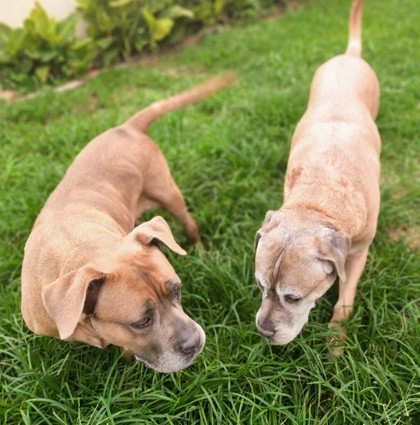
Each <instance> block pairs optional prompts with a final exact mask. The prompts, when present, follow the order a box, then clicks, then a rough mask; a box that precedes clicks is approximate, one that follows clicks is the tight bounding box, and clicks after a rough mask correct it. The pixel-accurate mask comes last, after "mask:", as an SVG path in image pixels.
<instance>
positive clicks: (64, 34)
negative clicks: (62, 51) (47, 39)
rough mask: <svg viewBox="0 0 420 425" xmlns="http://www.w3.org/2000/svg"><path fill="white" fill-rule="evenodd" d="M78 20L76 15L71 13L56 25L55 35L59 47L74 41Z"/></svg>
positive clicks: (78, 17)
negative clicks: (56, 35)
mask: <svg viewBox="0 0 420 425" xmlns="http://www.w3.org/2000/svg"><path fill="white" fill-rule="evenodd" d="M79 19H80V16H79V14H78V13H72V14H71V15H70V16H68V17H67V18H66V19H64V20H63V21H61V22H59V23H58V24H57V34H58V38H59V43H60V44H61V45H66V44H68V43H70V42H71V41H72V40H73V39H74V37H75V34H76V25H77V23H78V21H79Z"/></svg>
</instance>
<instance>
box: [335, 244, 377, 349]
mask: <svg viewBox="0 0 420 425" xmlns="http://www.w3.org/2000/svg"><path fill="white" fill-rule="evenodd" d="M368 249H369V247H367V248H365V249H363V250H361V251H359V252H357V253H355V254H352V255H351V257H348V258H347V261H346V265H345V268H346V276H347V278H346V280H345V281H342V280H341V279H340V281H339V293H338V300H337V303H336V305H335V306H334V313H333V316H332V318H331V321H330V324H329V327H330V328H333V329H335V330H336V334H335V335H333V336H331V337H330V338H329V343H330V344H331V345H332V353H333V354H334V355H336V356H337V355H341V354H342V352H343V347H342V346H343V343H344V340H345V337H346V328H345V327H344V323H345V322H346V321H347V319H348V318H349V316H350V314H351V313H352V311H353V303H354V298H355V296H356V289H357V285H358V283H359V280H360V276H361V275H362V273H363V270H364V268H365V264H366V259H367V255H368Z"/></svg>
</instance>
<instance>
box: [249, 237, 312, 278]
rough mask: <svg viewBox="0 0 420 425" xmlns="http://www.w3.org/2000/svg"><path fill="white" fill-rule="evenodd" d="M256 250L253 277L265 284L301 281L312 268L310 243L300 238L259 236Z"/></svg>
mask: <svg viewBox="0 0 420 425" xmlns="http://www.w3.org/2000/svg"><path fill="white" fill-rule="evenodd" d="M261 239H262V240H261V242H262V243H261V244H260V245H259V246H258V248H257V252H256V257H255V258H256V267H255V271H256V272H255V277H256V278H257V279H259V280H260V281H261V282H263V283H265V284H267V285H270V286H272V285H274V284H276V283H279V282H285V281H291V282H295V281H302V280H304V279H305V278H306V277H307V275H308V273H310V270H311V268H312V266H311V265H312V260H311V259H312V254H311V253H312V251H313V249H312V248H310V246H311V244H310V243H308V244H305V243H302V240H298V241H297V243H296V242H295V241H292V240H289V241H283V242H281V243H279V242H278V241H276V240H275V239H273V238H266V240H264V238H261Z"/></svg>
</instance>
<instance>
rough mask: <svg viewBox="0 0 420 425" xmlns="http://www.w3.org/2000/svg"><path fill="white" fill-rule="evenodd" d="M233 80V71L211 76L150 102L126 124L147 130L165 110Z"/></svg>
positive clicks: (173, 108) (231, 82) (215, 90)
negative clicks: (208, 78)
mask: <svg viewBox="0 0 420 425" xmlns="http://www.w3.org/2000/svg"><path fill="white" fill-rule="evenodd" d="M235 80H236V74H235V73H234V72H227V73H226V74H223V75H220V76H218V77H215V78H212V79H211V80H209V81H206V82H205V83H203V84H200V85H199V86H197V87H193V88H192V89H190V90H187V91H184V92H182V93H179V94H177V95H175V96H172V97H169V98H167V99H163V100H159V101H157V102H154V103H152V104H151V105H149V106H148V107H146V108H145V109H143V110H141V111H140V112H138V113H137V114H136V115H134V117H132V118H130V119H129V120H128V121H127V122H126V124H128V125H130V126H132V127H135V128H136V129H137V130H139V131H142V132H147V130H148V128H149V126H150V125H151V124H152V123H153V121H155V120H156V119H157V118H159V117H161V116H162V115H164V114H166V113H167V112H170V111H173V110H175V109H179V108H182V107H183V106H187V105H190V104H192V103H196V102H198V101H200V100H202V99H204V98H206V97H208V96H210V95H212V94H213V93H215V92H217V91H219V90H222V89H225V88H226V87H228V86H230V85H231V84H233V83H234V82H235Z"/></svg>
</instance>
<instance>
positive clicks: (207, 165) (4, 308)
mask: <svg viewBox="0 0 420 425" xmlns="http://www.w3.org/2000/svg"><path fill="white" fill-rule="evenodd" d="M414 3H415V2H413V1H411V0H388V1H386V2H384V1H382V0H370V1H368V2H367V4H366V5H365V14H364V23H363V25H364V29H363V37H364V57H365V58H366V60H367V61H368V62H369V63H370V64H371V65H372V66H373V68H374V69H375V70H376V72H377V75H378V77H379V80H380V83H381V87H382V98H381V107H380V112H379V116H378V119H377V123H378V127H379V130H380V133H381V137H382V142H383V150H382V180H381V190H382V207H381V214H380V217H379V225H378V232H377V237H376V239H375V241H374V243H373V245H372V247H371V250H370V253H369V258H368V263H367V266H366V269H365V272H364V274H363V277H362V280H361V282H360V285H359V290H358V294H357V297H356V306H355V311H354V314H353V316H352V317H351V319H350V321H349V323H348V341H347V343H346V348H345V353H344V355H343V356H342V357H340V358H337V359H334V360H333V359H331V358H330V357H329V352H328V348H327V345H326V339H327V336H328V328H327V323H328V320H329V318H330V316H331V313H332V307H333V305H334V302H335V298H336V295H337V289H336V287H333V289H332V290H331V291H330V292H328V293H327V295H326V296H325V297H323V298H322V299H321V300H320V301H319V303H318V304H317V306H316V308H315V309H314V310H313V311H312V313H311V315H310V322H309V324H308V325H307V327H306V329H305V332H304V333H303V334H302V335H300V336H299V337H297V338H296V340H294V341H293V342H291V343H290V344H288V345H287V346H284V347H273V346H270V345H269V344H267V343H266V341H264V340H263V338H262V337H260V336H259V335H258V333H257V332H256V329H255V325H254V319H255V314H256V312H257V310H258V307H259V304H260V297H261V295H260V292H259V289H258V288H257V285H256V284H255V282H254V279H253V256H254V252H253V244H254V235H255V232H256V230H257V229H258V228H259V226H260V224H261V222H262V220H263V218H264V215H265V212H266V211H267V210H268V209H276V208H278V207H279V206H280V205H281V202H282V186H283V177H284V172H285V167H286V163H287V156H288V151H289V143H290V139H291V136H292V133H293V130H294V126H295V124H296V122H297V121H298V119H299V117H300V116H301V114H302V113H303V111H304V109H305V107H306V100H307V96H308V88H309V84H310V81H311V78H312V75H313V73H314V71H315V69H316V68H317V67H318V66H319V65H320V64H321V63H322V62H323V61H325V60H326V59H328V58H330V57H331V56H333V55H335V54H338V53H341V52H343V51H344V48H345V45H346V41H347V19H348V11H349V7H350V2H349V1H345V2H344V1H342V0H311V1H305V2H304V3H303V4H302V5H301V6H300V7H298V8H296V9H295V10H293V11H290V12H289V13H287V14H286V15H284V16H282V17H277V18H275V19H269V20H264V21H261V22H258V23H248V24H238V25H236V26H234V27H221V28H219V29H218V31H217V32H216V33H213V34H207V35H206V36H204V38H203V40H202V41H201V42H200V43H199V44H198V45H192V46H189V47H185V48H184V49H183V50H182V51H181V52H179V53H174V54H170V55H168V54H167V55H164V56H162V57H160V58H157V59H156V60H155V61H153V62H152V63H147V64H143V65H139V66H135V67H131V68H128V69H113V70H110V71H107V72H105V73H103V74H102V75H100V76H99V77H97V78H95V79H92V80H90V81H88V82H87V84H86V85H85V86H84V87H82V88H79V89H76V90H74V91H71V92H68V93H66V94H57V93H53V92H52V91H47V92H42V93H41V94H39V95H38V96H37V97H36V98H34V99H27V100H18V101H15V102H14V103H13V104H11V105H9V106H7V105H6V104H0V134H1V143H2V145H1V152H0V163H1V167H0V187H1V188H2V189H1V193H0V237H1V244H0V279H1V286H0V291H1V293H0V300H1V301H0V315H1V322H0V393H1V399H0V418H2V421H3V422H2V423H3V424H7V425H9V424H31V425H32V424H54V425H55V424H72V425H73V424H91V425H98V424H217V425H221V424H223V425H227V424H257V425H260V424H261V425H264V424H273V425H274V424H276V425H277V424H296V425H301V424H336V425H343V424H346V425H347V424H392V425H395V424H413V425H414V424H418V423H420V422H419V421H420V376H419V375H420V374H419V357H420V325H419V299H420V278H419V240H418V239H417V240H416V235H417V237H418V234H419V230H420V221H419V214H418V211H419V208H420V205H419V199H420V190H419V177H420V176H419V162H418V158H419V153H420V152H419V151H420V141H419V134H420V124H419V112H420V110H419V107H420V104H419V93H420V69H419V64H420V49H419V45H418V40H420V26H419V25H418V24H419V22H420V8H419V7H416V6H415V5H414ZM227 69H235V70H237V72H238V74H239V76H240V79H239V82H238V83H237V84H236V85H235V86H234V87H232V88H231V89H229V90H227V91H225V92H223V93H219V94H217V95H215V96H214V97H212V98H210V99H208V100H205V101H204V102H202V103H200V104H198V105H195V106H192V107H188V108H186V109H184V110H181V111H177V112H173V113H171V114H170V115H167V116H165V117H164V118H162V119H160V120H159V121H158V122H156V123H155V124H154V126H153V127H152V129H151V132H150V134H151V135H152V137H153V138H154V139H155V140H156V141H157V143H158V144H159V146H160V147H161V149H162V150H163V152H164V153H165V155H166V157H167V159H168V162H169V165H170V167H171V169H172V173H173V176H174V178H175V180H176V181H177V183H178V185H179V186H180V188H181V190H182V192H183V193H184V196H185V198H186V200H187V203H188V205H189V207H190V210H191V212H192V213H193V215H194V217H195V218H196V220H197V222H198V223H199V226H200V229H201V234H202V237H203V239H204V241H205V244H206V247H207V248H206V251H205V252H203V251H200V250H199V249H197V248H195V247H194V246H191V245H189V244H188V242H187V241H186V238H185V235H184V233H183V232H182V229H181V227H180V226H179V224H178V223H177V222H176V221H175V220H174V219H173V218H171V217H170V216H169V215H168V214H166V213H165V212H162V211H158V212H156V211H155V212H150V213H148V214H147V216H146V218H149V217H152V216H153V214H155V213H159V214H163V215H164V216H165V217H166V218H167V220H168V222H169V224H170V226H171V228H172V229H173V232H174V234H175V236H176V239H177V240H178V241H179V242H180V243H181V244H182V245H183V246H184V247H186V248H187V250H188V254H189V255H188V256H186V257H177V256H172V255H170V260H171V262H172V264H173V265H174V267H175V269H176V270H177V272H178V274H179V276H180V277H181V279H182V281H183V306H184V309H185V310H186V311H187V312H188V313H189V314H190V315H191V316H192V317H193V318H194V319H195V320H197V321H198V322H199V323H200V324H202V326H203V328H204V329H205V331H206V334H207V343H206V347H205V349H204V351H203V353H202V354H201V356H200V357H199V358H198V361H197V362H196V363H195V364H194V365H193V366H191V367H190V368H188V369H186V370H184V371H181V372H177V373H173V374H166V375H165V374H160V373H157V372H154V371H153V370H151V369H147V368H146V367H144V366H143V365H142V364H140V363H136V362H134V361H131V360H128V361H127V360H125V359H123V358H122V357H121V354H120V351H119V349H118V348H116V347H108V348H106V349H104V350H100V349H97V348H94V347H90V346H87V345H83V344H79V343H68V342H62V341H58V340H55V339H52V338H47V337H40V336H36V335H34V334H32V333H31V332H30V331H29V330H28V329H27V328H26V326H25V324H24V323H23V320H22V317H21V315H20V307H19V304H20V267H21V262H22V255H23V247H24V244H25V241H26V239H27V237H28V235H29V232H30V230H31V226H32V224H33V221H34V220H35V218H36V216H37V214H38V212H39V211H40V209H41V208H42V206H43V204H44V202H45V200H46V199H47V197H48V195H49V193H50V192H51V191H52V190H53V188H54V187H55V186H56V184H57V183H58V182H59V181H60V179H61V178H62V176H63V174H64V172H65V170H66V168H67V167H68V165H69V164H70V163H71V161H72V159H73V158H74V156H75V155H76V154H77V152H78V151H79V150H80V149H81V148H82V147H83V146H84V145H85V144H86V143H87V142H88V141H89V140H91V139H92V138H93V137H94V136H95V135H97V134H99V133H101V132H102V131H104V130H105V129H107V128H109V127H112V126H114V125H117V124H118V123H121V122H122V121H124V120H125V119H126V118H128V117H129V116H131V115H132V114H134V113H135V112H136V111H137V110H139V109H140V108H142V107H143V106H145V105H147V104H148V103H150V102H152V101H154V100H157V99H161V98H163V97H165V96H168V95H171V94H174V93H176V92H178V91H180V90H183V89H186V88H188V87H190V86H191V85H192V84H194V83H199V82H202V81H204V80H205V79H206V78H208V77H210V76H213V75H215V74H218V73H221V72H223V71H224V70H227ZM416 173H417V174H416Z"/></svg>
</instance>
